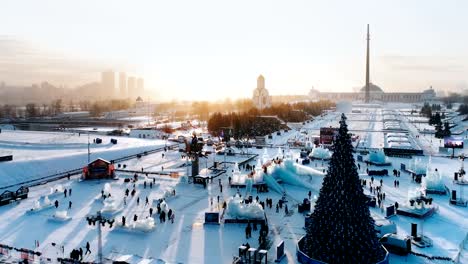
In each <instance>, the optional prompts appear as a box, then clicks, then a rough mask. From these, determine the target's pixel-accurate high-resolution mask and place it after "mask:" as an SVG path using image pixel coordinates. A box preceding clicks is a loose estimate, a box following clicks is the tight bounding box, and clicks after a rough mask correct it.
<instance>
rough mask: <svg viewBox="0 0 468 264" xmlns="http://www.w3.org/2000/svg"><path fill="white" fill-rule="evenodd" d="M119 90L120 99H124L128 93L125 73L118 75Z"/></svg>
mask: <svg viewBox="0 0 468 264" xmlns="http://www.w3.org/2000/svg"><path fill="white" fill-rule="evenodd" d="M119 88H120V97H121V98H126V97H127V96H128V91H127V74H126V73H125V72H121V73H120V74H119Z"/></svg>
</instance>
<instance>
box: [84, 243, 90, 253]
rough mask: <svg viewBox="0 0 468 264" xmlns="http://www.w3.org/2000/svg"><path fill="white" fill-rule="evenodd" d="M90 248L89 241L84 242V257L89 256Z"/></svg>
mask: <svg viewBox="0 0 468 264" xmlns="http://www.w3.org/2000/svg"><path fill="white" fill-rule="evenodd" d="M90 248H91V246H90V245H89V241H88V242H86V253H85V255H87V254H91V250H90Z"/></svg>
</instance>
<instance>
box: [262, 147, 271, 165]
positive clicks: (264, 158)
mask: <svg viewBox="0 0 468 264" xmlns="http://www.w3.org/2000/svg"><path fill="white" fill-rule="evenodd" d="M268 161H270V156H269V155H268V151H267V149H266V148H265V149H264V151H263V156H262V162H263V164H265V163H267V162H268Z"/></svg>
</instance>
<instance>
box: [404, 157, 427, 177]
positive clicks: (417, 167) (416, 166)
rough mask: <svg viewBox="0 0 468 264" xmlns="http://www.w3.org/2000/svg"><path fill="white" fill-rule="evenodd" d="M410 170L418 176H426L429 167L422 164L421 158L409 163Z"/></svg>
mask: <svg viewBox="0 0 468 264" xmlns="http://www.w3.org/2000/svg"><path fill="white" fill-rule="evenodd" d="M408 168H409V169H410V170H411V171H413V172H414V173H416V174H418V175H422V174H425V173H426V170H427V166H426V164H424V163H423V162H422V160H421V158H415V159H414V160H412V161H411V162H410V163H409V165H408Z"/></svg>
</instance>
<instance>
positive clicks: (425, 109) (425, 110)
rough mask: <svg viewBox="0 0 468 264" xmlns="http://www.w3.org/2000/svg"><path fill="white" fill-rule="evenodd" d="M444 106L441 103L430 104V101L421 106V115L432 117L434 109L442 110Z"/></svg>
mask: <svg viewBox="0 0 468 264" xmlns="http://www.w3.org/2000/svg"><path fill="white" fill-rule="evenodd" d="M441 109H442V107H441V106H440V104H432V105H430V104H429V103H424V105H423V106H422V108H421V115H423V116H425V117H427V118H430V117H431V116H432V112H434V111H440V110H441Z"/></svg>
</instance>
